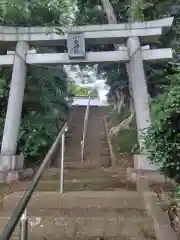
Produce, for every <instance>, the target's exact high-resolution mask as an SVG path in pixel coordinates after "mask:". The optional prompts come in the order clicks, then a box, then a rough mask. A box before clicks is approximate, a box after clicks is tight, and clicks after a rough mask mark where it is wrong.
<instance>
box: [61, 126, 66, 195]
mask: <svg viewBox="0 0 180 240" xmlns="http://www.w3.org/2000/svg"><path fill="white" fill-rule="evenodd" d="M66 131H67V128H66V129H65V131H64V132H63V134H62V136H61V170H60V193H63V185H64V149H65V132H66Z"/></svg>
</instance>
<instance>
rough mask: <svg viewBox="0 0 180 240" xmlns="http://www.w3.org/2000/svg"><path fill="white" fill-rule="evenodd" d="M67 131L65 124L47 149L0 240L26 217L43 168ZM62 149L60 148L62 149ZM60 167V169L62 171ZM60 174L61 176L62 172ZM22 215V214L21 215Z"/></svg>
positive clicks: (4, 239)
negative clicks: (23, 216)
mask: <svg viewBox="0 0 180 240" xmlns="http://www.w3.org/2000/svg"><path fill="white" fill-rule="evenodd" d="M66 129H67V124H65V125H64V126H63V127H62V129H61V131H60V133H59V135H58V136H57V138H56V140H55V142H54V143H53V145H52V146H51V148H50V149H49V151H48V153H47V155H46V157H45V158H44V160H43V162H42V164H41V166H40V168H39V169H38V171H37V173H36V174H35V176H34V178H33V180H32V183H31V184H30V186H29V188H28V190H27V191H26V192H25V194H24V196H23V197H22V199H21V200H20V202H19V203H18V205H17V207H16V208H15V210H14V212H13V214H12V216H11V218H10V219H9V221H8V222H7V224H6V226H5V228H4V230H3V232H2V233H1V234H0V240H9V239H10V237H11V236H12V234H13V232H14V229H15V227H16V226H17V224H18V222H19V220H20V219H21V216H22V215H26V214H25V213H26V206H27V204H28V202H29V201H30V199H31V196H32V194H33V193H34V190H35V188H36V186H37V185H38V183H39V180H40V178H41V176H42V174H43V172H44V170H45V168H46V167H47V166H48V163H49V161H50V160H51V156H52V154H53V152H54V149H55V148H56V146H57V144H58V142H59V140H60V138H61V137H62V143H64V133H65V131H66ZM63 148H64V147H63V146H62V149H63ZM63 157H64V153H63V154H62V159H61V164H62V162H63V161H64V159H63ZM62 167H63V166H62V165H61V169H62ZM61 173H62V174H63V172H62V170H61ZM61 180H63V178H61ZM23 213H24V214H23ZM26 238H27V236H25V237H24V238H23V239H26Z"/></svg>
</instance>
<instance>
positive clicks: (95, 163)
mask: <svg viewBox="0 0 180 240" xmlns="http://www.w3.org/2000/svg"><path fill="white" fill-rule="evenodd" d="M89 158H90V157H89ZM73 160H74V161H73ZM107 161H108V162H107ZM103 162H104V163H102V161H100V160H99V158H98V160H97V158H95V160H92V159H91V160H90V159H88V160H86V157H85V161H84V163H81V162H80V159H73V158H72V159H68V161H67V162H64V168H65V169H85V168H86V169H96V168H99V167H102V166H105V167H108V164H109V159H107V160H105V159H103Z"/></svg>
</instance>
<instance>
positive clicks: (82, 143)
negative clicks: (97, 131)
mask: <svg viewBox="0 0 180 240" xmlns="http://www.w3.org/2000/svg"><path fill="white" fill-rule="evenodd" d="M90 102H91V96H89V100H88V104H87V107H86V113H85V116H84V126H83V138H82V142H81V163H83V162H84V146H85V139H86V133H87V123H88V118H89V107H90Z"/></svg>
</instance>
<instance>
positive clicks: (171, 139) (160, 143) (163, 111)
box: [145, 69, 180, 180]
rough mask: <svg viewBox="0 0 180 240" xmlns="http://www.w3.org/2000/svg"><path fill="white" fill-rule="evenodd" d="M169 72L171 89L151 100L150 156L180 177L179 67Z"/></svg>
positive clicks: (169, 172)
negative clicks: (170, 73) (173, 71)
mask: <svg viewBox="0 0 180 240" xmlns="http://www.w3.org/2000/svg"><path fill="white" fill-rule="evenodd" d="M176 71H177V72H176V73H174V74H173V75H171V76H169V77H168V79H169V80H170V81H171V84H170V86H169V89H168V90H167V91H166V92H165V93H164V94H160V95H159V96H158V97H157V98H156V99H155V100H154V101H153V103H152V119H153V122H152V126H151V127H150V128H149V130H148V134H147V136H146V138H145V142H146V147H147V148H148V151H149V155H150V160H151V161H152V162H155V163H157V164H158V165H159V166H160V167H161V170H163V172H165V174H166V175H168V176H169V177H176V178H179V180H180V175H179V170H180V69H176Z"/></svg>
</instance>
